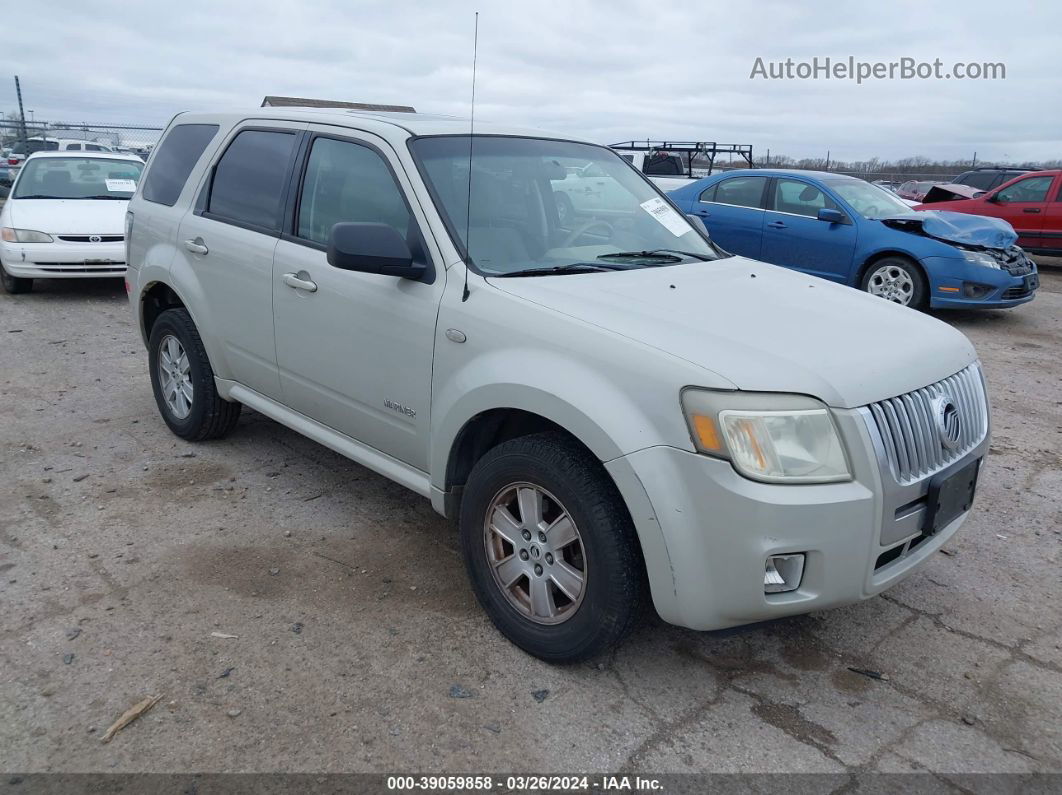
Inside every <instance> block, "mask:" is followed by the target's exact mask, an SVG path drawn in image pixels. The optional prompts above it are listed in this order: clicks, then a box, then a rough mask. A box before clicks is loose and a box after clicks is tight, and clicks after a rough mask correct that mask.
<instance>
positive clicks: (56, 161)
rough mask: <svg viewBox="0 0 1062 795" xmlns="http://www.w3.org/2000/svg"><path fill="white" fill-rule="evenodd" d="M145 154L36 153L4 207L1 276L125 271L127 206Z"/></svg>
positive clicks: (17, 287)
mask: <svg viewBox="0 0 1062 795" xmlns="http://www.w3.org/2000/svg"><path fill="white" fill-rule="evenodd" d="M143 168H144V161H143V160H141V159H140V158H138V157H136V156H135V155H121V154H111V153H106V152H78V153H77V154H74V153H71V152H37V153H35V154H32V155H30V156H29V157H28V158H27V159H26V162H25V163H24V164H23V166H22V168H20V169H19V174H18V176H17V177H16V178H15V182H14V184H13V185H12V186H11V193H10V195H9V196H8V199H7V202H6V203H5V204H4V208H3V210H0V282H2V284H3V286H4V289H5V290H7V292H9V293H24V292H28V291H29V290H30V289H31V288H32V287H33V280H34V279H71V278H94V277H100V276H124V275H125V210H126V206H127V205H128V204H129V199H130V198H131V197H132V195H133V192H134V191H135V190H136V185H137V182H139V181H140V172H141V171H142V170H143Z"/></svg>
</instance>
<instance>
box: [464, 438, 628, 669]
mask: <svg viewBox="0 0 1062 795" xmlns="http://www.w3.org/2000/svg"><path fill="white" fill-rule="evenodd" d="M460 525H461V545H462V549H463V552H464V557H465V565H466V567H467V569H468V574H469V578H470V579H471V581H472V587H473V589H474V591H475V593H476V597H477V598H478V599H479V602H480V604H481V605H482V606H483V608H484V609H485V610H486V612H487V614H488V615H489V616H490V618H491V620H492V621H493V622H494V625H495V626H496V627H497V628H498V629H499V630H500V631H501V633H502V634H503V635H505V636H506V637H507V638H508V639H509V640H511V641H512V642H513V643H515V644H516V645H517V646H519V647H520V648H522V649H524V650H525V651H527V652H529V653H530V654H533V655H535V656H536V657H540V658H542V659H544V660H547V661H549V662H558V663H561V662H575V661H578V660H582V659H585V658H587V657H591V656H593V655H596V654H600V653H601V652H603V651H606V650H607V649H609V648H610V647H612V646H614V645H615V644H616V643H618V642H619V641H620V640H621V639H622V638H623V637H624V635H626V633H627V632H628V631H629V630H630V628H631V627H632V626H633V624H634V622H635V619H636V618H637V616H638V613H639V608H640V607H641V605H642V602H643V599H644V593H645V566H644V563H643V561H642V556H641V549H640V547H639V546H638V540H637V537H636V535H635V531H634V526H633V523H632V522H631V519H630V516H629V514H628V513H627V509H626V506H625V505H624V504H623V500H622V498H621V497H620V495H619V492H618V491H617V490H616V487H615V485H614V484H613V483H612V481H611V479H610V478H609V477H608V475H607V473H606V472H605V471H604V470H603V469H602V467H601V464H600V462H598V461H597V460H596V459H595V458H594V457H593V456H592V455H590V454H589V453H588V452H587V451H586V450H585V449H584V448H582V447H581V446H580V445H579V444H578V443H576V442H575V441H573V440H572V439H570V438H569V437H567V436H565V435H564V434H561V433H540V434H534V435H532V436H524V437H520V438H517V439H513V440H511V441H508V442H505V443H503V444H501V445H499V446H497V447H495V448H494V449H493V450H491V451H490V452H488V453H487V454H486V455H485V456H483V458H482V459H480V460H479V462H477V463H476V465H475V467H474V468H473V470H472V472H471V474H470V475H469V479H468V484H467V486H466V488H465V492H464V496H463V498H462V502H461V519H460Z"/></svg>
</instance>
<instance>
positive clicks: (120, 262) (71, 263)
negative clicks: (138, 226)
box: [0, 240, 126, 279]
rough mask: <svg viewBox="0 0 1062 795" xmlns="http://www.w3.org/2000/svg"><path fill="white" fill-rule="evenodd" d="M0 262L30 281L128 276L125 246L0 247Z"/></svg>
mask: <svg viewBox="0 0 1062 795" xmlns="http://www.w3.org/2000/svg"><path fill="white" fill-rule="evenodd" d="M0 261H2V262H3V264H4V270H6V271H7V272H8V273H9V274H11V275H12V276H17V277H20V278H27V279H88V278H99V277H101V276H124V275H125V270H126V267H125V244H124V243H123V242H116V243H72V242H66V241H63V240H57V241H56V242H54V243H6V242H5V243H0Z"/></svg>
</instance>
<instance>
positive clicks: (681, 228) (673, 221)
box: [640, 196, 690, 237]
mask: <svg viewBox="0 0 1062 795" xmlns="http://www.w3.org/2000/svg"><path fill="white" fill-rule="evenodd" d="M640 206H641V208H642V209H643V210H645V211H646V212H647V213H649V215H651V216H653V218H655V219H656V220H657V221H659V222H660V223H661V225H662V226H663V227H664V228H665V229H667V231H669V232H670V233H671V234H673V235H674V236H675V237H682V236H683V235H684V234H686V233H687V232H689V231H690V225H689V224H688V223H687V222H686V219H684V218H683V217H682V216H681V215H679V214H678V213H677V212H675V210H674V209H673V208H672V207H671V205H670V204H668V203H667V202H666V201H664V200H663V199H661V198H660V197H659V196H657V197H656V198H655V199H650V200H649V201H647V202H642V203H641V205H640Z"/></svg>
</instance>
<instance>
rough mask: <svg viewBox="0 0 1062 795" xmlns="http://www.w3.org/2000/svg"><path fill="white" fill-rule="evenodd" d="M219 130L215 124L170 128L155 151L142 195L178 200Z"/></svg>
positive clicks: (171, 201)
mask: <svg viewBox="0 0 1062 795" xmlns="http://www.w3.org/2000/svg"><path fill="white" fill-rule="evenodd" d="M217 132H218V125H216V124H178V125H177V126H176V127H174V128H173V129H172V130H170V131H169V133H168V134H167V135H166V137H165V138H164V139H163V140H162V143H161V144H159V145H158V147H157V151H155V152H154V157H153V158H152V159H151V168H150V169H148V173H147V176H146V177H145V178H144V188H143V191H142V192H141V195H142V196H143V197H144V198H145V199H146V200H147V201H149V202H155V203H156V204H165V205H167V206H169V207H172V206H173V205H174V204H176V203H177V198H178V197H179V196H180V195H181V189H182V188H183V187H184V183H185V181H186V180H187V179H188V175H189V174H191V173H192V169H193V168H194V167H195V164H196V162H197V161H198V160H199V156H200V155H202V154H203V150H204V149H206V148H207V144H209V143H210V142H211V141H212V140H213V138H214V136H215V135H217Z"/></svg>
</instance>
